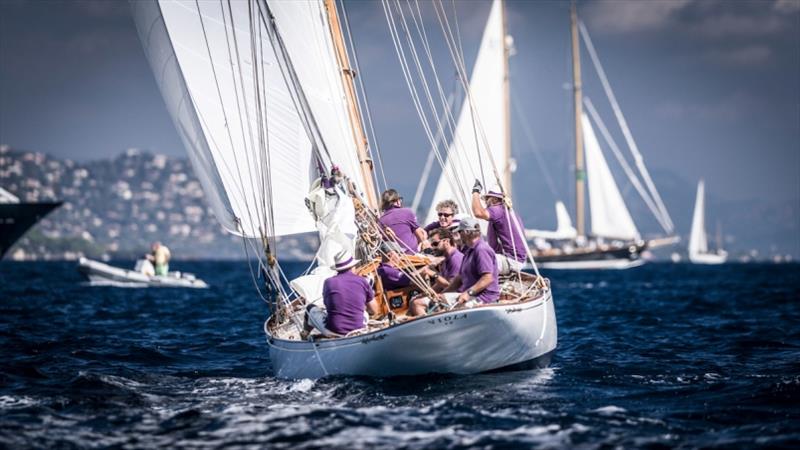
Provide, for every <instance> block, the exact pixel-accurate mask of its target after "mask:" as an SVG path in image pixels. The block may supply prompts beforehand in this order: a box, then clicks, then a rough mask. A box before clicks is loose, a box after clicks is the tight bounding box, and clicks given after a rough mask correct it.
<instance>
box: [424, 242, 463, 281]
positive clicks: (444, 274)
mask: <svg viewBox="0 0 800 450" xmlns="http://www.w3.org/2000/svg"><path fill="white" fill-rule="evenodd" d="M428 240H429V241H430V243H431V248H432V249H433V255H434V256H441V257H443V258H444V260H443V261H442V263H441V264H440V265H439V271H438V272H437V273H436V279H435V282H434V284H433V290H434V291H436V292H442V291H443V290H444V289H445V288H446V287H447V286H449V285H450V282H451V281H453V279H454V278H455V277H457V276H458V274H459V272H460V271H461V261H462V260H463V259H464V254H463V253H461V252H460V251H459V250H458V249H457V248H456V245H455V239H454V238H453V232H452V231H450V230H448V229H446V228H436V229H434V230H432V231H431V232H430V234H429V235H428Z"/></svg>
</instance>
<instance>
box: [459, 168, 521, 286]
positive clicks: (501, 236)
mask: <svg viewBox="0 0 800 450" xmlns="http://www.w3.org/2000/svg"><path fill="white" fill-rule="evenodd" d="M482 190H483V185H481V182H480V181H479V180H475V185H474V186H473V187H472V214H474V215H475V217H477V218H479V219H484V220H487V221H489V227H488V229H487V231H486V241H487V242H488V243H489V246H490V247H492V249H494V251H495V253H497V265H498V267H499V269H500V275H507V274H509V273H511V272H519V271H520V270H522V266H523V265H525V260H526V259H527V256H528V255H527V244H526V243H525V239H524V238H523V236H522V234H521V233H522V230H524V229H525V227H524V225H522V219H520V217H519V215H518V214H517V213H515V212H513V211H511V209H510V208H509V209H507V208H506V205H505V204H504V203H503V200H504V195H503V193H502V192H501V191H500V187H499V186H498V187H494V188H492V189H490V190H489V192H487V193H486V194H484V195H483V200H484V201H485V202H486V208H484V207H483V205H482V204H481V195H480V194H481V191H482ZM509 212H512V214H508V213H509ZM514 221H516V223H514Z"/></svg>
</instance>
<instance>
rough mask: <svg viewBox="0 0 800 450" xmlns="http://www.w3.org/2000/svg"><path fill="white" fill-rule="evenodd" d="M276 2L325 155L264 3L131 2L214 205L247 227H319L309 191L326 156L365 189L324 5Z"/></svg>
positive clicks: (230, 225) (233, 228) (257, 230)
mask: <svg viewBox="0 0 800 450" xmlns="http://www.w3.org/2000/svg"><path fill="white" fill-rule="evenodd" d="M268 4H269V5H270V7H271V8H272V9H273V14H274V16H275V23H276V27H277V28H278V30H279V32H280V33H281V37H282V38H283V43H284V44H285V47H286V50H287V53H288V54H289V57H290V58H291V62H292V64H293V66H294V69H295V71H296V73H297V78H298V79H299V83H300V85H301V87H302V90H303V92H304V94H305V98H306V99H307V101H308V106H309V108H310V110H311V111H312V112H313V119H314V120H315V122H316V126H317V127H318V129H319V132H320V135H321V136H322V139H324V144H325V148H326V149H327V154H328V155H330V157H329V158H326V160H322V161H317V160H316V158H314V146H313V145H312V142H311V140H310V138H309V135H308V132H307V128H306V127H305V126H304V122H303V120H302V119H301V117H300V115H299V114H298V108H297V105H296V104H295V103H294V102H293V100H292V99H293V96H292V91H290V89H292V87H291V86H290V84H289V83H287V80H286V79H285V77H284V75H283V73H282V71H281V69H280V65H279V64H280V62H279V61H280V60H279V55H278V54H277V53H276V51H275V49H274V48H273V45H272V43H271V42H270V39H269V38H268V32H267V30H266V28H265V27H266V26H267V22H266V21H267V20H268V19H267V18H265V17H264V15H263V11H259V7H258V5H257V4H255V3H250V2H195V1H162V0H153V1H138V2H133V4H132V6H133V12H134V17H135V19H136V23H137V26H138V28H139V33H140V37H141V40H142V43H143V45H144V48H145V52H146V54H147V56H148V58H149V59H150V64H151V66H152V68H153V72H154V73H155V76H156V80H157V81H158V84H159V86H160V88H161V91H162V95H163V96H164V98H165V100H166V103H167V108H168V109H169V111H170V114H171V115H172V117H173V120H174V121H175V123H176V127H177V128H178V131H179V133H180V135H181V138H182V140H183V142H184V145H185V147H186V148H187V150H188V153H189V156H190V159H191V161H192V165H193V167H194V169H195V172H196V173H197V175H198V178H199V179H200V180H201V183H202V185H203V188H204V191H205V193H206V198H207V199H208V201H209V204H210V205H211V207H212V209H213V210H214V213H215V215H216V216H217V218H218V220H219V221H220V223H221V224H222V225H223V227H225V229H226V230H228V231H229V232H232V233H236V234H243V235H246V236H249V237H259V236H261V234H262V233H263V234H268V235H271V236H281V235H287V234H295V233H302V232H310V231H315V230H316V227H315V224H314V220H313V218H312V217H311V216H310V215H309V214H308V212H307V211H306V207H305V202H304V199H305V196H306V195H307V194H308V190H309V187H310V185H311V182H312V180H313V179H314V178H315V177H316V174H315V172H316V169H317V166H318V165H319V164H322V165H323V166H326V168H327V166H328V165H330V164H331V163H335V164H338V165H340V167H341V168H342V171H343V172H344V173H345V174H347V175H349V176H351V178H352V179H353V180H354V181H355V182H356V184H357V186H358V187H359V188H361V189H363V183H361V182H360V179H359V178H358V177H357V176H356V175H357V174H358V161H357V157H356V151H355V140H354V137H353V135H352V132H351V128H350V125H349V123H347V109H346V105H345V99H344V90H343V87H342V82H341V79H340V78H339V73H338V72H337V70H338V69H337V67H338V65H337V63H336V56H335V53H334V49H333V47H332V44H331V37H330V29H329V27H328V22H327V21H326V20H325V9H324V5H323V4H322V2H321V1H319V0H317V1H309V2H273V1H269V2H268ZM301 30H302V32H301ZM306 120H308V119H307V118H306ZM316 145H318V144H316ZM320 151H322V150H320ZM265 227H266V228H267V229H265Z"/></svg>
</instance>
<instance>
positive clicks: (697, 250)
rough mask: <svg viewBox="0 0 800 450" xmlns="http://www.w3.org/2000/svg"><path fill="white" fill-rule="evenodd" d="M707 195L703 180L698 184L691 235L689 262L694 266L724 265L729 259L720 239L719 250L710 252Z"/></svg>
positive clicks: (718, 242) (718, 240) (718, 241)
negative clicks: (706, 211)
mask: <svg viewBox="0 0 800 450" xmlns="http://www.w3.org/2000/svg"><path fill="white" fill-rule="evenodd" d="M705 194H706V192H705V182H704V181H703V180H702V179H701V180H700V181H699V182H698V183H697V197H696V199H695V202H694V215H693V216H692V232H691V234H690V235H689V260H690V261H691V262H692V263H694V264H723V263H724V262H725V260H726V259H727V258H728V252H726V251H725V250H723V249H722V246H721V244H722V243H721V242H720V239H717V250H716V251H715V252H709V251H708V239H707V237H706V217H705Z"/></svg>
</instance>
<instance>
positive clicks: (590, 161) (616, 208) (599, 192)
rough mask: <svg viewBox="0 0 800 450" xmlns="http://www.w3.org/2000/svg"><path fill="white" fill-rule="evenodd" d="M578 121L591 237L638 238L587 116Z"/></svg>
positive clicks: (637, 232) (584, 115)
mask: <svg viewBox="0 0 800 450" xmlns="http://www.w3.org/2000/svg"><path fill="white" fill-rule="evenodd" d="M581 122H582V123H581V125H582V130H583V139H584V151H585V152H586V177H587V179H588V184H589V186H588V188H589V209H590V213H591V219H592V234H594V235H597V236H602V237H607V238H615V239H639V231H638V230H637V229H636V225H635V224H634V223H633V219H632V218H631V214H630V212H628V208H627V207H626V206H625V201H624V200H623V199H622V195H621V194H620V192H619V189H618V188H617V183H616V182H614V177H613V176H612V175H611V171H610V170H609V168H608V164H607V163H606V159H605V158H604V157H603V152H602V150H601V149H600V143H599V142H598V141H597V136H596V135H595V133H594V129H593V128H592V124H591V122H590V121H589V117H588V116H587V115H586V114H583V115H582V116H581Z"/></svg>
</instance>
